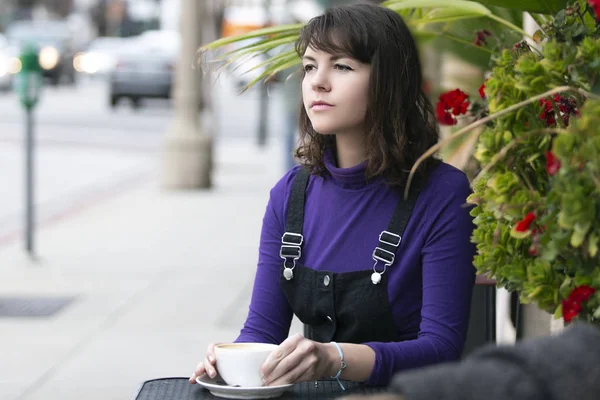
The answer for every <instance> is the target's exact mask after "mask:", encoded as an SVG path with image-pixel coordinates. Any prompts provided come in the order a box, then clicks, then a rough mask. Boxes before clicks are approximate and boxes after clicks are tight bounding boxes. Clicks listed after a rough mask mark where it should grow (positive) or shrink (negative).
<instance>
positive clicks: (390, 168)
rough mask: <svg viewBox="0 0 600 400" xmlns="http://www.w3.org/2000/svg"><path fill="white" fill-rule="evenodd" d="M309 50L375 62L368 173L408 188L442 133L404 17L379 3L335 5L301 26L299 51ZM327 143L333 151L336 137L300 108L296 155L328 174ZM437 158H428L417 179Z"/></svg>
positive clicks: (367, 136)
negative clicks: (411, 174)
mask: <svg viewBox="0 0 600 400" xmlns="http://www.w3.org/2000/svg"><path fill="white" fill-rule="evenodd" d="M308 47H311V48H312V49H314V50H317V51H325V52H327V53H330V54H345V55H348V56H350V57H352V58H354V59H356V60H358V61H360V62H363V63H367V64H370V65H371V76H370V82H369V99H368V105H367V113H366V120H365V125H366V127H367V129H366V132H365V145H366V154H367V160H366V161H367V170H366V178H367V179H371V178H373V177H376V176H383V177H384V179H385V180H386V182H387V183H388V184H389V185H391V186H397V187H402V186H404V184H405V182H406V179H407V177H408V172H409V171H410V169H411V167H412V166H413V164H414V162H415V161H416V160H417V158H418V157H419V156H421V155H422V154H423V153H424V152H425V151H426V150H427V149H428V148H430V147H431V146H433V145H435V144H436V143H437V141H438V138H439V133H438V125H437V122H436V120H435V114H434V110H433V107H432V105H431V103H430V102H429V100H428V99H427V97H426V96H425V94H424V93H423V90H422V82H423V77H422V73H421V63H420V61H419V54H418V50H417V47H416V45H415V41H414V39H413V37H412V35H411V33H410V31H409V29H408V27H407V26H406V24H405V23H404V21H403V20H402V18H401V17H400V16H399V15H398V14H397V13H395V12H393V11H392V10H389V9H387V8H384V7H381V6H377V5H373V4H366V3H365V4H353V5H344V6H339V7H334V8H331V9H329V10H327V11H326V12H325V13H324V14H323V15H321V16H318V17H315V18H313V19H311V20H310V21H309V22H308V24H307V25H305V26H304V27H303V28H302V31H301V33H300V38H299V40H298V42H297V43H296V52H297V53H298V55H299V56H300V57H302V56H303V55H304V52H305V51H306V49H307V48H308ZM327 148H332V149H335V137H334V136H333V135H321V134H319V133H317V132H316V131H315V130H314V129H313V127H312V123H311V121H310V119H309V118H308V115H307V113H306V110H305V109H304V107H301V109H300V145H299V147H298V149H297V151H296V157H297V158H298V160H299V161H300V162H301V163H302V164H303V165H305V166H307V167H309V168H310V169H311V170H313V171H314V172H315V173H318V174H321V175H322V174H324V173H325V172H326V169H325V163H324V153H325V150H326V149H327ZM438 162H439V161H438V160H437V159H435V158H429V159H428V160H427V161H426V162H425V163H423V164H422V165H421V167H419V172H418V173H417V177H418V176H419V175H421V176H423V175H426V174H427V173H428V171H429V170H430V169H431V168H432V167H433V166H434V165H435V164H437V163H438Z"/></svg>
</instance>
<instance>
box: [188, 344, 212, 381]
mask: <svg viewBox="0 0 600 400" xmlns="http://www.w3.org/2000/svg"><path fill="white" fill-rule="evenodd" d="M215 344H216V343H211V344H209V345H208V348H207V349H206V357H205V358H204V360H203V361H202V362H200V364H198V366H197V367H196V370H195V371H194V373H193V374H192V376H190V383H196V378H198V377H199V376H202V375H204V374H207V375H208V376H209V377H210V378H211V379H212V378H214V377H215V376H217V368H216V367H215V365H216V358H215Z"/></svg>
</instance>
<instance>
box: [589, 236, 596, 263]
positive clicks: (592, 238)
mask: <svg viewBox="0 0 600 400" xmlns="http://www.w3.org/2000/svg"><path fill="white" fill-rule="evenodd" d="M588 241H589V242H588V252H589V253H590V256H591V257H596V255H597V254H598V236H596V234H595V233H592V234H590V237H589V239H588Z"/></svg>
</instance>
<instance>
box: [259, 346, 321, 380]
mask: <svg viewBox="0 0 600 400" xmlns="http://www.w3.org/2000/svg"><path fill="white" fill-rule="evenodd" d="M288 358H291V356H290V357H288ZM286 360H287V359H286ZM316 365H317V362H316V356H315V355H314V354H310V355H308V357H304V358H300V361H299V362H298V363H295V364H293V365H292V366H291V368H289V369H287V371H286V372H285V373H283V374H281V375H280V376H279V377H277V378H269V380H268V381H267V382H266V383H265V385H266V386H278V385H286V384H288V383H296V382H301V381H307V380H311V379H313V377H314V375H315V367H316ZM277 368H279V366H278V367H277ZM277 368H276V369H275V371H273V374H272V375H271V376H272V377H273V376H274V375H275V374H276V373H277Z"/></svg>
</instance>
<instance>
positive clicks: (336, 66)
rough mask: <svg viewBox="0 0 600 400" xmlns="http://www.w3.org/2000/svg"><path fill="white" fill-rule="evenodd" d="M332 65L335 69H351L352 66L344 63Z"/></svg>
mask: <svg viewBox="0 0 600 400" xmlns="http://www.w3.org/2000/svg"><path fill="white" fill-rule="evenodd" d="M333 67H334V68H335V69H339V70H340V71H352V68H350V67H349V66H347V65H344V64H335V65H334V66H333Z"/></svg>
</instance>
